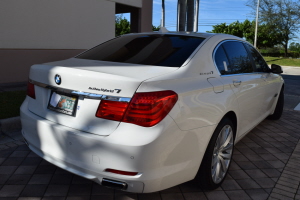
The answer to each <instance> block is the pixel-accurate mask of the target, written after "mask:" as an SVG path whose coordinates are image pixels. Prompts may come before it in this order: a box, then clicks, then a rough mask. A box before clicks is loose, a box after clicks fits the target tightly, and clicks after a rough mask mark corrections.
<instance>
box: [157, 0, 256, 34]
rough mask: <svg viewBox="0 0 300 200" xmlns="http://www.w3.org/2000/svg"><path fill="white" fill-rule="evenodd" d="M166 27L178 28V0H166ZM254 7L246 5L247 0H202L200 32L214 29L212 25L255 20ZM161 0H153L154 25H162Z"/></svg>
mask: <svg viewBox="0 0 300 200" xmlns="http://www.w3.org/2000/svg"><path fill="white" fill-rule="evenodd" d="M165 9H166V28H167V29H168V30H170V31H175V30H176V24H177V20H176V19H177V0H165ZM251 11H252V9H251V8H250V7H248V6H246V0H200V7H199V26H198V31H199V32H206V31H210V30H212V25H216V24H220V23H224V22H226V23H228V24H230V23H232V22H234V21H237V20H239V21H240V22H242V21H244V20H245V19H249V20H253V19H254V17H253V16H252V15H251V14H250V13H251ZM160 21H161V0H153V25H155V26H158V25H160Z"/></svg>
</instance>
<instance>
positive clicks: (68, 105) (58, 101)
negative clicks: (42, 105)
mask: <svg viewBox="0 0 300 200" xmlns="http://www.w3.org/2000/svg"><path fill="white" fill-rule="evenodd" d="M77 102H78V98H77V97H75V96H68V95H65V94H61V93H57V92H52V93H51V96H50V100H49V103H48V109H50V110H53V111H56V112H60V113H63V114H66V115H71V116H75V115H76V110H77V109H76V108H77Z"/></svg>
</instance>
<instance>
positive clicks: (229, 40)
mask: <svg viewBox="0 0 300 200" xmlns="http://www.w3.org/2000/svg"><path fill="white" fill-rule="evenodd" d="M225 42H241V43H247V42H245V41H241V40H233V39H225V40H222V41H221V42H220V43H219V44H218V45H217V46H216V47H215V49H214V51H213V62H214V65H215V68H216V70H217V72H218V73H219V75H220V76H221V77H222V76H236V75H243V74H254V73H256V72H255V71H253V72H251V73H239V74H225V75H223V74H221V72H220V70H219V68H218V67H217V64H216V60H215V55H216V51H217V49H218V48H219V47H220V46H221V45H222V44H223V43H225ZM245 49H246V48H245ZM246 51H247V49H246ZM247 53H248V51H247Z"/></svg>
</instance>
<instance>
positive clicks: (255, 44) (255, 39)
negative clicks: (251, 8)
mask: <svg viewBox="0 0 300 200" xmlns="http://www.w3.org/2000/svg"><path fill="white" fill-rule="evenodd" d="M258 10H259V0H257V8H256V24H255V37H254V47H255V48H257V47H256V46H257V29H258Z"/></svg>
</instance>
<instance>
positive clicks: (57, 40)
mask: <svg viewBox="0 0 300 200" xmlns="http://www.w3.org/2000/svg"><path fill="white" fill-rule="evenodd" d="M152 4H153V2H152V0H89V1H85V0H63V1H62V0H45V1H40V0H26V1H20V0H9V1H0V84H3V83H4V84H5V83H16V82H24V81H27V79H28V73H29V68H30V66H31V65H33V64H36V63H44V62H50V61H54V60H61V59H66V58H70V57H73V56H75V55H76V54H78V53H80V52H82V51H83V50H85V49H88V48H91V47H93V46H95V45H97V44H99V43H102V42H104V41H106V40H109V39H111V38H113V37H114V35H115V14H119V13H130V16H131V19H130V21H131V31H132V32H146V31H152Z"/></svg>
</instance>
